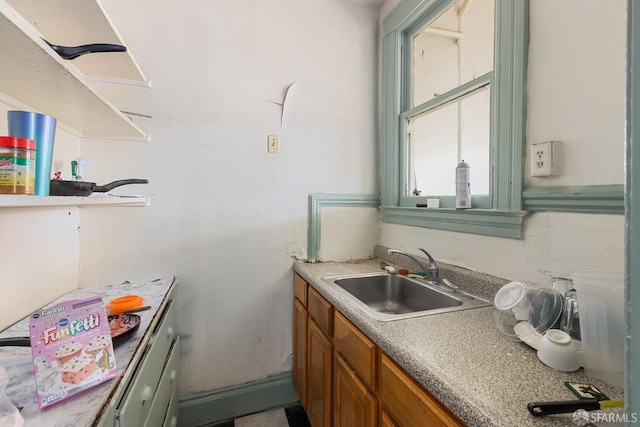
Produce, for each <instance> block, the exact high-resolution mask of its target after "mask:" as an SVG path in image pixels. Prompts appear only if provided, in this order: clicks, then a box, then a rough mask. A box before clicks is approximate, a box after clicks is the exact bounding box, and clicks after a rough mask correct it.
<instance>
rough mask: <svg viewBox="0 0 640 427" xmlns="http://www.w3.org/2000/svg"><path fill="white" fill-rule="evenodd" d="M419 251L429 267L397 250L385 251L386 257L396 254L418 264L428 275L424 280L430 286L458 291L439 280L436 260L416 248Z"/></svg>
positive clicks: (456, 287)
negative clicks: (427, 260)
mask: <svg viewBox="0 0 640 427" xmlns="http://www.w3.org/2000/svg"><path fill="white" fill-rule="evenodd" d="M418 249H419V250H420V251H422V252H423V253H424V254H425V255H426V256H427V258H429V265H428V266H427V265H425V264H424V263H423V262H422V261H420V260H419V259H418V258H416V257H414V256H413V255H410V254H408V253H405V252H402V251H399V250H397V249H387V255H391V254H398V255H404V256H406V257H407V258H409V259H410V260H412V261H413V262H415V263H416V264H418V266H419V267H420V268H421V269H422V271H424V272H425V273H428V274H429V278H428V280H425V281H426V282H427V283H429V284H430V285H436V286H440V287H442V286H446V287H447V288H449V289H450V290H452V291H455V290H456V289H459V287H458V286H457V285H454V284H453V283H451V282H450V281H449V280H447V279H443V280H440V268H439V267H438V264H436V260H434V259H433V257H432V256H431V255H429V252H427V251H425V250H424V249H422V248H418Z"/></svg>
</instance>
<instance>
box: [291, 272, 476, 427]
mask: <svg viewBox="0 0 640 427" xmlns="http://www.w3.org/2000/svg"><path fill="white" fill-rule="evenodd" d="M294 294H295V299H294V317H293V323H294V328H293V329H294V338H293V341H294V345H293V348H294V355H293V356H294V358H293V359H294V364H293V365H294V366H293V380H294V384H295V387H296V390H297V392H298V394H299V396H300V401H301V403H302V406H303V407H304V409H305V411H306V413H307V416H308V418H309V421H310V422H311V425H312V426H314V427H330V426H335V427H362V426H366V427H376V426H378V425H380V426H381V427H414V426H434V427H438V426H446V427H450V426H464V423H462V422H461V421H460V420H459V419H458V418H457V417H456V416H455V415H454V414H453V413H452V412H451V411H450V410H449V409H448V408H447V407H446V406H444V405H443V404H442V403H441V402H440V401H438V400H437V399H436V398H435V397H434V396H432V395H431V394H430V393H429V392H428V391H427V390H425V389H424V387H422V386H421V385H420V384H418V383H417V382H416V381H415V380H414V379H413V378H412V377H411V376H410V375H409V374H407V373H406V372H405V371H404V370H403V369H402V368H401V367H400V366H399V365H398V364H396V363H395V362H394V361H393V360H392V359H391V358H390V357H389V356H388V355H386V354H384V353H383V352H382V351H381V350H380V348H379V347H378V346H377V345H376V344H375V343H374V342H373V341H371V340H370V339H369V338H368V337H367V336H366V335H365V334H364V333H362V331H360V330H359V329H358V328H357V327H355V326H354V325H353V324H352V323H351V322H350V321H349V320H348V319H347V318H346V317H345V316H344V315H342V313H340V312H339V311H337V310H336V309H335V308H334V307H333V306H332V305H331V303H329V302H328V301H327V300H326V299H325V298H324V297H323V296H322V295H320V293H319V292H318V291H316V290H315V289H313V288H312V287H310V286H309V285H308V284H307V283H306V281H304V279H302V277H300V276H299V275H298V274H295V276H294Z"/></svg>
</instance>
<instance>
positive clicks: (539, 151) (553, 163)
mask: <svg viewBox="0 0 640 427" xmlns="http://www.w3.org/2000/svg"><path fill="white" fill-rule="evenodd" d="M559 147H560V141H547V142H538V143H537V144H531V176H538V177H543V176H554V175H560V157H559V156H560V154H559V151H560V149H559Z"/></svg>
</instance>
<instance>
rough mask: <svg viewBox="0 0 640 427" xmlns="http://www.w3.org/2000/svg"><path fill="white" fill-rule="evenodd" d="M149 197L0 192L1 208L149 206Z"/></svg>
mask: <svg viewBox="0 0 640 427" xmlns="http://www.w3.org/2000/svg"><path fill="white" fill-rule="evenodd" d="M149 205H150V199H149V198H148V197H117V196H93V197H77V196H28V195H13V194H0V209H1V208H34V207H55V206H131V207H138V206H149Z"/></svg>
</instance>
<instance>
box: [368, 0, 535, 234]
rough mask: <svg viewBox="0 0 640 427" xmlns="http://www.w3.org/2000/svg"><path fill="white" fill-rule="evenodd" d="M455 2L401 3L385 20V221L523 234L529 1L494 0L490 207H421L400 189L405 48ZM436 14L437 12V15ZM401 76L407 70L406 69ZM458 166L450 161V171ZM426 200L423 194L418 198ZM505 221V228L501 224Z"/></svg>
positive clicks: (407, 0)
mask: <svg viewBox="0 0 640 427" xmlns="http://www.w3.org/2000/svg"><path fill="white" fill-rule="evenodd" d="M452 2H453V0H403V1H401V2H400V4H399V5H398V6H396V8H395V9H394V10H393V11H392V12H391V13H390V14H389V15H388V16H387V18H385V20H384V21H383V24H382V29H383V40H382V84H381V89H382V105H381V107H382V108H381V109H382V120H381V137H382V143H381V151H380V159H381V164H380V172H381V197H380V201H381V212H382V221H383V222H389V223H400V224H406V225H413V226H418V227H427V228H436V229H441V230H451V231H462V232H468V233H475V234H484V235H491V236H500V237H511V238H522V224H523V217H524V215H525V213H524V212H523V211H522V188H523V160H524V157H525V152H524V148H525V117H526V111H525V90H526V70H527V48H528V43H529V40H528V35H529V31H528V22H529V19H528V11H529V3H528V0H496V20H495V25H496V33H495V43H496V46H495V65H494V71H493V81H492V115H491V120H492V126H491V128H492V135H491V138H492V152H491V157H490V158H491V162H492V170H493V171H494V172H493V175H492V177H491V186H490V188H491V195H490V196H491V197H490V201H489V203H488V206H489V207H490V209H475V208H474V209H468V210H455V209H433V210H431V209H424V208H414V207H410V206H404V205H407V204H413V205H415V203H413V202H412V201H407V200H406V199H412V198H410V197H405V196H404V195H403V193H402V188H403V185H404V182H403V180H404V179H403V167H402V165H403V163H402V161H403V156H404V154H403V151H402V149H403V144H404V142H402V139H403V138H402V136H401V135H402V130H403V126H404V124H403V121H404V120H403V118H402V117H401V113H402V112H403V111H404V110H405V109H406V108H403V107H404V106H405V105H406V100H407V88H406V81H407V74H406V73H407V70H403V66H402V64H403V60H404V58H403V55H406V54H407V53H404V52H403V51H404V50H405V49H403V45H405V44H406V41H407V34H408V33H409V32H410V31H412V28H413V26H414V25H416V23H417V22H423V20H424V19H425V16H426V15H425V14H426V13H437V12H441V11H442V10H444V9H445V8H446V7H448V5H449V4H451V3H452ZM434 11H435V12H434ZM403 73H404V74H403ZM453 168H455V165H452V170H453ZM413 199H415V200H416V201H418V200H419V203H424V201H423V199H424V197H421V198H418V197H416V198H413ZM500 224H502V226H501V225H500Z"/></svg>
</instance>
